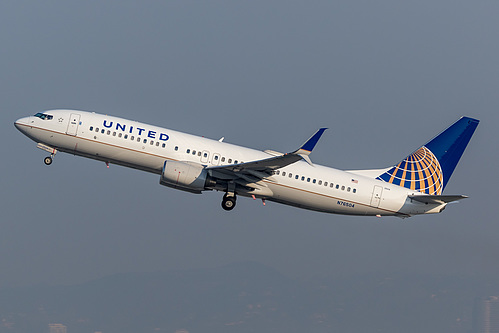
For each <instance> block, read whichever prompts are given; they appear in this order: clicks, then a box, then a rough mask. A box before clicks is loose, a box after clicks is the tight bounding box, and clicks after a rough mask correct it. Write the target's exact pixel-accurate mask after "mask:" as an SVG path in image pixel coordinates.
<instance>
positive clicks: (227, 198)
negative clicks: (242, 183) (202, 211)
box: [222, 193, 236, 211]
mask: <svg viewBox="0 0 499 333" xmlns="http://www.w3.org/2000/svg"><path fill="white" fill-rule="evenodd" d="M234 207H236V195H235V194H232V195H230V194H229V193H225V195H224V197H223V199H222V208H223V209H224V210H227V211H229V210H233V209H234Z"/></svg>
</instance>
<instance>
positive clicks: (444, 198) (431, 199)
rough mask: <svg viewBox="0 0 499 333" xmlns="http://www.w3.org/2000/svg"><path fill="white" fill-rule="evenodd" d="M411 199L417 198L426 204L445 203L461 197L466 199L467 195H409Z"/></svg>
mask: <svg viewBox="0 0 499 333" xmlns="http://www.w3.org/2000/svg"><path fill="white" fill-rule="evenodd" d="M408 197H409V198H410V199H411V200H416V201H419V202H422V203H425V204H436V205H438V204H444V203H449V202H453V201H457V200H461V199H466V198H467V196H465V195H409V196H408Z"/></svg>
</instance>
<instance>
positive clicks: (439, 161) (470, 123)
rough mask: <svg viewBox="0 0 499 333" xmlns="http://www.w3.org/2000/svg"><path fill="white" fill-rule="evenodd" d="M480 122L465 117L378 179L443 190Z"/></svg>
mask: <svg viewBox="0 0 499 333" xmlns="http://www.w3.org/2000/svg"><path fill="white" fill-rule="evenodd" d="M479 122H480V121H479V120H477V119H473V118H468V117H462V118H461V119H459V120H458V121H456V122H455V123H454V124H452V125H451V126H450V127H449V128H447V129H446V130H445V131H443V132H442V133H440V134H439V135H437V136H436V137H435V138H434V139H433V140H431V141H430V142H428V143H427V144H425V145H424V146H422V147H421V148H419V149H418V150H416V151H415V152H414V153H412V154H411V155H409V156H408V157H406V158H405V159H404V160H403V161H401V162H400V163H398V164H397V165H396V166H394V167H393V168H391V169H390V170H388V171H387V172H385V173H383V174H382V175H380V176H379V177H377V179H379V180H383V181H385V182H388V183H392V184H395V185H399V186H403V187H406V188H408V189H411V190H415V191H419V192H423V193H426V194H430V195H435V194H438V195H440V194H442V192H443V190H444V188H445V186H446V185H447V182H448V181H449V179H450V177H451V175H452V173H453V172H454V169H455V168H456V165H457V163H458V162H459V159H460V158H461V156H462V155H463V152H464V150H465V149H466V146H467V145H468V142H469V141H470V139H471V137H472V136H473V133H474V132H475V129H476V128H477V126H478V123H479Z"/></svg>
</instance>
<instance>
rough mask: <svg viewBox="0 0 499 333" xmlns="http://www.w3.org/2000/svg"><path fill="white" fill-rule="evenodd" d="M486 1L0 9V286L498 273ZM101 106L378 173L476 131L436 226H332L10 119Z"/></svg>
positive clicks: (494, 91)
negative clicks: (87, 151) (447, 137)
mask: <svg viewBox="0 0 499 333" xmlns="http://www.w3.org/2000/svg"><path fill="white" fill-rule="evenodd" d="M498 16H499V2H497V1H454V0H452V1H451V0H448V1H438V0H437V1H435V0H432V1H412V2H406V1H385V0H381V1H289V0H286V1H186V0H182V1H126V0H125V1H124V0H121V1H22V0H15V1H14V0H12V1H11V0H5V1H2V2H0V45H1V47H0V73H1V79H0V106H1V112H0V121H1V122H0V123H1V125H2V126H1V131H0V138H1V142H2V143H3V153H4V159H3V163H2V166H1V170H2V176H1V187H0V199H1V200H0V209H1V213H2V215H1V219H0V254H1V255H0V267H1V269H0V288H1V287H5V286H13V285H30V284H40V283H68V284H71V283H78V282H81V281H86V280H89V279H93V278H98V277H102V276H105V275H108V274H112V273H117V272H129V271H158V270H161V271H162V270H171V269H181V268H198V267H214V266H219V265H224V264H227V263H231V262H238V261H245V260H253V261H257V262H261V263H263V264H266V265H269V266H271V267H274V268H276V269H278V270H280V271H281V272H283V273H285V274H287V275H289V276H291V277H310V276H314V275H324V274H340V275H348V274H352V273H358V272H373V271H388V272H393V271H397V272H421V273H428V274H450V275H453V274H476V275H484V276H485V275H487V276H490V275H492V276H497V277H498V278H499V265H497V262H498V259H499V242H498V241H497V235H498V234H499V223H498V218H497V212H498V208H497V197H498V195H497V189H498V188H499V182H498V176H497V170H498V169H499V163H498V162H499V157H498V153H497V149H498V143H499V140H498V132H499V112H498V105H499V60H498V59H499V43H498V40H499V20H498V19H497V18H498ZM53 108H73V109H82V110H89V111H96V112H99V113H108V114H112V115H116V116H121V117H124V118H132V119H135V120H139V121H143V122H146V123H152V124H156V125H159V126H164V127H167V128H171V129H176V130H181V131H186V132H189V133H193V134H199V135H204V136H207V137H210V138H214V139H218V138H220V137H222V136H224V137H225V141H226V142H230V143H235V144H240V145H244V146H248V147H253V148H257V149H274V150H278V151H283V152H286V151H291V150H293V149H295V148H296V147H298V145H300V144H301V143H302V142H303V141H304V140H306V139H307V138H308V137H309V136H310V135H311V134H312V133H313V132H314V131H315V130H316V129H317V128H319V127H329V130H328V131H327V132H326V133H325V135H324V136H323V137H322V139H321V141H320V142H319V145H318V146H317V147H316V149H315V150H314V152H313V154H312V155H311V158H312V160H313V161H314V162H315V163H318V164H324V165H330V166H334V167H337V168H341V169H366V168H381V167H387V166H390V165H393V164H394V163H396V162H398V161H399V160H401V159H402V158H403V157H405V156H406V155H408V154H409V153H411V152H412V151H413V150H414V149H416V148H418V147H419V146H420V145H422V144H424V143H425V142H427V141H428V140H429V139H430V138H432V137H433V136H434V135H436V134H437V133H438V132H439V131H441V130H442V129H444V128H445V127H447V126H448V125H449V124H451V123H452V122H454V121H455V120H457V119H458V118H459V117H460V116H462V115H467V116H471V117H476V118H478V119H480V120H481V123H480V125H479V127H478V130H477V132H476V134H475V136H474V137H473V139H472V141H471V143H470V145H469V146H468V149H467V151H466V152H465V154H464V156H463V159H462V160H461V162H460V164H459V165H458V167H457V169H456V171H455V172H454V175H453V178H452V179H451V180H450V182H449V184H448V186H447V188H446V193H448V194H466V195H469V196H470V199H467V200H464V201H462V202H460V203H458V204H453V205H449V206H448V208H447V210H446V211H445V212H444V213H442V214H439V215H427V216H418V217H413V218H410V219H406V220H402V219H398V218H382V219H377V218H369V217H367V218H366V217H344V216H339V215H326V214H322V213H317V212H310V211H305V210H299V209H296V208H292V207H288V206H283V205H279V204H275V203H268V204H267V206H266V207H264V206H262V205H261V202H260V201H253V200H250V199H247V198H242V197H241V198H239V200H238V205H237V207H236V209H235V210H234V211H232V212H225V211H223V210H222V208H221V207H220V201H221V198H222V195H223V193H217V192H207V193H205V194H203V195H193V194H189V193H183V192H180V191H175V190H172V189H169V188H165V187H163V186H160V185H159V176H157V175H152V174H147V173H144V172H139V171H135V170H132V169H126V168H122V167H118V166H111V168H110V169H107V168H106V167H105V164H104V163H101V162H97V161H93V160H87V159H84V158H80V157H74V156H71V155H66V154H59V155H57V156H56V158H55V160H54V163H53V164H52V165H51V166H50V167H47V166H45V165H44V164H43V157H45V156H46V154H45V153H44V152H42V151H41V150H38V149H36V147H35V145H36V144H35V143H34V142H32V141H31V140H29V139H28V138H27V137H25V136H23V135H22V134H21V133H20V132H18V131H17V130H16V129H15V128H14V126H13V122H14V121H15V120H16V119H18V118H20V117H24V116H27V115H32V114H34V113H36V112H39V111H42V110H46V109H53Z"/></svg>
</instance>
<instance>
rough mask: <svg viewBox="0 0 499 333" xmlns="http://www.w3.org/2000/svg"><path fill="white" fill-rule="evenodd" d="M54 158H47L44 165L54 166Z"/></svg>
mask: <svg viewBox="0 0 499 333" xmlns="http://www.w3.org/2000/svg"><path fill="white" fill-rule="evenodd" d="M52 160H53V159H52V156H47V157H45V158H44V159H43V163H45V165H51V164H52Z"/></svg>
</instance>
